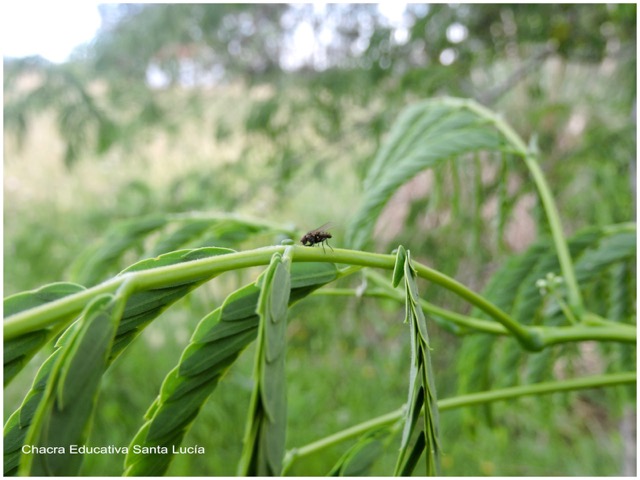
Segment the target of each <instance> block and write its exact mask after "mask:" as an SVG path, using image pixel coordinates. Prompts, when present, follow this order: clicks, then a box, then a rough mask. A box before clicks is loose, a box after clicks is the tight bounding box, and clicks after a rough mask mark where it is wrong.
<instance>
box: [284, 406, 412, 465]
mask: <svg viewBox="0 0 640 480" xmlns="http://www.w3.org/2000/svg"><path fill="white" fill-rule="evenodd" d="M403 414H404V407H402V408H400V409H398V410H396V411H393V412H390V413H387V414H386V415H382V416H380V417H376V418H373V419H371V420H368V421H366V422H363V423H360V424H358V425H355V426H353V427H351V428H347V429H346V430H342V431H341V432H338V433H335V434H333V435H329V436H328V437H325V438H323V439H321V440H318V441H317V442H313V443H310V444H308V445H305V446H304V447H300V448H294V449H291V450H289V451H287V453H286V454H285V456H284V461H283V467H282V473H283V474H284V473H285V472H286V471H287V470H288V469H289V467H290V466H291V465H292V464H293V462H295V461H296V460H297V459H298V458H302V457H306V456H308V455H310V454H312V453H314V452H317V451H319V450H323V449H325V448H327V447H330V446H332V445H335V444H337V443H341V442H344V441H345V440H349V439H351V438H354V437H359V436H360V435H362V434H364V433H366V432H368V431H369V430H375V429H377V428H381V427H385V426H387V425H390V424H392V423H394V422H397V421H398V420H399V419H401V418H402V416H403Z"/></svg>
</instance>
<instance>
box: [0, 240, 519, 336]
mask: <svg viewBox="0 0 640 480" xmlns="http://www.w3.org/2000/svg"><path fill="white" fill-rule="evenodd" d="M285 248H286V246H283V245H278V246H272V247H264V248H258V249H255V250H248V251H244V252H236V253H229V254H226V255H217V256H214V257H208V258H203V259H199V260H193V261H191V262H185V263H180V264H176V265H169V266H165V267H158V268H152V269H149V270H139V271H133V272H127V273H125V274H123V275H120V276H117V277H114V278H112V279H110V280H107V281H106V282H104V283H101V284H99V285H96V286H95V287H92V288H90V289H87V290H85V291H83V292H80V293H76V294H74V295H69V296H68V297H64V298H62V299H60V300H56V301H54V302H51V303H47V304H44V305H41V306H39V307H36V308H32V309H29V310H25V311H22V312H19V313H17V314H15V315H12V316H10V317H8V318H7V319H5V321H4V338H5V340H10V339H12V338H15V337H17V336H19V335H21V334H23V333H27V332H31V331H35V330H38V329H40V328H44V327H46V326H48V325H50V324H53V323H55V322H57V321H59V320H60V319H61V318H65V317H67V316H70V315H73V314H77V313H79V312H80V311H81V310H82V309H83V308H84V306H85V305H86V304H87V302H88V301H89V300H91V298H93V297H95V296H96V295H99V294H102V293H113V292H115V291H116V290H117V289H118V288H120V286H121V285H122V284H123V283H124V282H125V281H127V282H131V284H130V286H129V290H130V292H129V293H134V292H138V291H146V290H151V289H156V288H165V287H169V286H172V285H175V284H180V283H186V282H193V281H203V280H206V279H210V278H212V277H214V276H216V275H219V274H221V273H223V272H225V271H228V270H237V269H240V268H247V267H253V266H258V265H267V264H268V263H269V262H270V261H271V256H272V255H273V254H274V253H275V252H281V253H282V252H283V251H284V249H285ZM293 252H294V260H295V261H302V262H333V263H343V264H348V265H360V266H363V267H374V268H384V269H387V270H393V267H394V265H395V255H382V254H377V253H369V252H361V251H356V250H345V249H339V248H336V249H334V251H332V252H329V251H327V252H326V253H325V252H323V251H322V249H320V248H313V247H301V246H296V247H294V250H293ZM416 266H417V270H418V274H419V275H420V276H422V277H423V278H426V279H428V280H431V281H433V282H434V283H437V284H439V285H441V286H442V287H444V288H448V289H450V290H452V291H453V292H454V293H457V294H458V295H460V296H461V297H462V298H464V299H466V300H468V301H469V302H471V303H472V304H474V305H476V306H477V307H478V308H480V309H482V310H484V311H486V312H487V313H488V314H489V315H490V316H492V317H494V318H495V319H496V320H497V321H499V322H500V323H503V324H504V323H505V322H506V323H508V324H509V325H511V326H512V328H513V329H514V330H516V332H514V335H516V336H518V338H522V337H523V336H524V338H525V340H528V338H529V336H530V335H529V334H528V332H527V331H526V330H522V328H519V329H518V328H517V327H518V324H517V323H516V322H514V321H513V320H512V319H511V318H510V317H509V316H508V315H507V314H506V313H504V312H503V311H502V310H500V309H499V308H498V307H496V306H495V305H493V304H491V303H490V302H489V301H487V300H486V299H484V298H483V297H481V296H480V295H478V294H477V293H475V292H472V291H471V290H469V289H468V288H466V287H465V286H464V285H462V284H461V283H459V282H457V281H455V280H453V279H452V278H450V277H447V276H446V275H444V274H442V273H440V272H437V271H435V270H432V269H430V268H428V267H425V266H423V265H420V264H416ZM505 327H507V328H508V329H509V330H511V329H510V328H509V327H508V326H507V325H505Z"/></svg>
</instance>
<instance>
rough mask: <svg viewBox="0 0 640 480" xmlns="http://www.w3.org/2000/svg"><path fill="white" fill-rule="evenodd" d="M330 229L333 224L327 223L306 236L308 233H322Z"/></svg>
mask: <svg viewBox="0 0 640 480" xmlns="http://www.w3.org/2000/svg"><path fill="white" fill-rule="evenodd" d="M331 227H333V222H327V223H325V224H324V225H320V226H319V227H318V228H314V229H313V230H311V231H310V232H308V233H307V235H308V234H309V233H318V232H323V231H326V230H329V229H330V228H331Z"/></svg>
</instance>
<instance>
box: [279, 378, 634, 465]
mask: <svg viewBox="0 0 640 480" xmlns="http://www.w3.org/2000/svg"><path fill="white" fill-rule="evenodd" d="M635 382H636V372H624V373H610V374H605V375H595V376H592V377H583V378H572V379H568V380H561V381H557V382H544V383H537V384H532V385H519V386H517V387H508V388H502V389H498V390H490V391H487V392H479V393H470V394H467V395H459V396H457V397H453V398H446V399H440V400H438V410H439V411H441V412H443V411H447V410H454V409H456V408H461V407H470V406H473V405H481V404H484V403H491V402H498V401H503V400H510V399H513V398H518V397H525V396H531V395H546V394H550V393H560V392H568V391H572V390H584V389H588V388H601V387H611V386H616V385H624V384H631V383H635ZM404 409H405V407H404V406H403V407H402V408H399V409H397V410H394V411H392V412H389V413H387V414H385V415H381V416H379V417H376V418H373V419H371V420H368V421H366V422H363V423H360V424H358V425H355V426H353V427H350V428H347V429H346V430H342V431H341V432H338V433H335V434H333V435H330V436H328V437H325V438H323V439H321V440H318V441H316V442H313V443H310V444H308V445H305V446H303V447H300V448H294V449H291V450H289V451H288V452H287V453H286V455H285V465H286V468H285V470H286V469H288V468H289V467H290V466H291V464H292V463H293V462H294V461H296V460H298V459H300V458H302V457H305V456H308V455H311V454H313V453H316V452H318V451H320V450H322V449H325V448H328V447H330V446H332V445H335V444H337V443H340V442H343V441H346V440H350V439H351V438H354V437H358V436H360V435H362V434H364V433H366V432H368V431H369V430H373V429H375V428H381V427H384V426H387V425H392V424H393V423H395V422H397V421H399V420H400V419H402V418H403V416H404V414H405V411H404Z"/></svg>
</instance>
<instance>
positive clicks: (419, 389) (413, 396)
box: [395, 251, 440, 475]
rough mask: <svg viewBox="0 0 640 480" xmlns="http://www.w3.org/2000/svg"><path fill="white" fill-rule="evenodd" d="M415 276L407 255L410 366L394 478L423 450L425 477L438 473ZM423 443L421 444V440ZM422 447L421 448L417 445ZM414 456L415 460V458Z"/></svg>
mask: <svg viewBox="0 0 640 480" xmlns="http://www.w3.org/2000/svg"><path fill="white" fill-rule="evenodd" d="M416 278H417V275H416V272H415V270H414V269H413V267H412V265H411V253H410V252H409V251H407V252H406V258H405V263H404V279H405V294H406V308H405V312H406V315H407V319H406V320H405V322H407V323H409V327H410V328H409V331H410V341H411V366H410V372H409V399H408V401H407V407H406V408H407V410H406V414H405V421H404V429H403V432H402V439H401V442H400V452H399V454H398V459H397V462H396V468H395V473H396V475H409V474H411V472H412V470H413V468H414V466H415V462H416V461H417V458H419V457H420V453H421V451H422V450H424V451H425V452H426V454H425V467H426V475H438V474H439V471H440V447H439V433H438V429H439V427H438V423H439V419H438V417H439V415H438V404H437V395H436V388H435V382H434V375H433V369H432V366H431V354H430V349H431V348H430V346H429V336H428V333H427V323H426V319H425V317H424V313H423V312H422V309H421V308H420V304H419V300H420V299H419V294H418V287H417V284H416ZM420 411H423V418H424V424H423V425H422V427H421V428H420V429H416V427H417V423H418V422H417V420H418V417H419V416H420ZM416 431H418V432H419V433H418V437H417V440H416V443H414V447H413V448H411V449H410V448H409V446H410V440H411V437H413V436H415V435H414V434H415V432H416ZM421 438H422V439H423V440H420V439H421ZM421 441H422V445H423V446H422V447H421V448H420V447H419V445H420V442H421ZM416 456H417V457H416Z"/></svg>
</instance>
